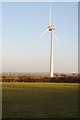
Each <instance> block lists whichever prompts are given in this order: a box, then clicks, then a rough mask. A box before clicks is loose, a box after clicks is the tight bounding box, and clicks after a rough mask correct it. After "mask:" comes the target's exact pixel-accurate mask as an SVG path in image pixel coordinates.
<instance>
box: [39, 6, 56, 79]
mask: <svg viewBox="0 0 80 120" xmlns="http://www.w3.org/2000/svg"><path fill="white" fill-rule="evenodd" d="M54 30H55V27H54V26H53V25H52V20H51V6H50V13H49V26H48V28H47V29H46V30H45V31H44V32H43V33H42V34H41V35H40V37H42V36H43V35H44V34H45V33H46V32H47V31H50V32H51V51H50V77H51V78H53V42H54V32H53V31H54Z"/></svg>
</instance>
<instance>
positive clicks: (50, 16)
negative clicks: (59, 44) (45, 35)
mask: <svg viewBox="0 0 80 120" xmlns="http://www.w3.org/2000/svg"><path fill="white" fill-rule="evenodd" d="M51 24H52V23H51V6H50V10H49V25H50V26H51Z"/></svg>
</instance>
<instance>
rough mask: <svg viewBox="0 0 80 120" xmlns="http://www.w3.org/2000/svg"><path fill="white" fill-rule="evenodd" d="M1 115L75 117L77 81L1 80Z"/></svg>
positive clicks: (76, 111) (12, 116)
mask: <svg viewBox="0 0 80 120" xmlns="http://www.w3.org/2000/svg"><path fill="white" fill-rule="evenodd" d="M2 92H3V93H2V95H3V96H2V97H3V100H2V116H3V118H77V117H78V84H75V83H71V84H70V83H2Z"/></svg>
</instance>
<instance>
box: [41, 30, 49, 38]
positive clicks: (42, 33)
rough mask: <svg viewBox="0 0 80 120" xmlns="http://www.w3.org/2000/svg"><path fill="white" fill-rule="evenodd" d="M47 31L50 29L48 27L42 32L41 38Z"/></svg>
mask: <svg viewBox="0 0 80 120" xmlns="http://www.w3.org/2000/svg"><path fill="white" fill-rule="evenodd" d="M47 31H48V29H46V30H45V31H44V32H42V33H41V34H40V38H41V37H42V36H43V35H44V34H45V33H46V32H47Z"/></svg>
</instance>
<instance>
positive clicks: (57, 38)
mask: <svg viewBox="0 0 80 120" xmlns="http://www.w3.org/2000/svg"><path fill="white" fill-rule="evenodd" d="M54 37H55V39H56V40H58V41H60V39H59V37H58V36H57V35H56V34H55V33H54Z"/></svg>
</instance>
